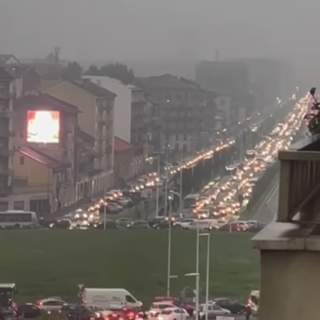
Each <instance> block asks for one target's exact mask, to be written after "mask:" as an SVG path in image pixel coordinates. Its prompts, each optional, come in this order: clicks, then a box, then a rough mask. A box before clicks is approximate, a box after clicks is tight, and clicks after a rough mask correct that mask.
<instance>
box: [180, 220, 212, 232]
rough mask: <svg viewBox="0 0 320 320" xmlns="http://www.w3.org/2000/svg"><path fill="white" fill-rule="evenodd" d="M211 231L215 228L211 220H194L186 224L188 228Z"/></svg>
mask: <svg viewBox="0 0 320 320" xmlns="http://www.w3.org/2000/svg"><path fill="white" fill-rule="evenodd" d="M198 228H199V230H200V231H210V230H212V229H213V223H212V221H211V220H194V221H193V222H191V223H189V224H188V225H187V226H186V229H188V230H197V229H198Z"/></svg>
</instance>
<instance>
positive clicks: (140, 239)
mask: <svg viewBox="0 0 320 320" xmlns="http://www.w3.org/2000/svg"><path fill="white" fill-rule="evenodd" d="M167 235H168V232H167V231H166V230H162V231H152V230H150V231H149V230H145V231H144V230H139V231H135V230H132V231H117V230H115V231H107V232H104V231H103V230H94V231H89V230H88V231H64V230H61V231H60V230H52V231H47V230H16V231H14V230H13V231H1V232H0V243H1V246H0V282H15V283H16V285H17V288H18V301H28V302H32V301H34V300H36V299H37V298H41V297H47V296H52V295H54V296H61V297H63V298H65V299H68V300H70V301H75V300H76V295H77V291H78V288H77V285H78V284H80V283H82V284H85V285H86V286H87V287H109V288H112V287H118V288H126V289H127V290H129V291H130V292H131V293H132V294H133V295H134V296H136V297H137V298H138V299H141V300H142V301H145V302H149V301H150V299H151V298H152V297H154V296H157V295H165V294H166V273H167V245H168V242H167ZM251 237H252V234H228V233H213V234H212V235H211V267H210V273H211V276H210V277H211V279H210V295H211V296H233V297H236V298H239V299H244V298H245V297H246V296H247V294H248V291H249V290H251V289H255V288H258V278H259V266H258V252H257V251H255V250H253V249H252V248H251V243H250V238H251ZM206 241H207V240H206V239H205V238H202V239H201V242H200V247H201V248H200V272H201V275H202V278H201V291H202V293H203V294H204V292H205V266H206ZM195 256H196V233H195V232H189V231H183V230H174V231H173V233H172V273H171V274H172V275H177V276H178V278H177V279H172V294H173V295H178V294H179V292H180V291H181V290H182V289H183V288H184V287H185V286H190V287H192V288H194V287H195V286H194V283H195V279H194V278H191V277H185V276H184V274H186V273H188V272H195Z"/></svg>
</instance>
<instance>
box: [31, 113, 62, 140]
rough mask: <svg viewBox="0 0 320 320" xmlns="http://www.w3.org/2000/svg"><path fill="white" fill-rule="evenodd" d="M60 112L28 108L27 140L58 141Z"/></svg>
mask: <svg viewBox="0 0 320 320" xmlns="http://www.w3.org/2000/svg"><path fill="white" fill-rule="evenodd" d="M59 131H60V112H59V111H48V110H28V112H27V141H28V142H38V143H58V142H59Z"/></svg>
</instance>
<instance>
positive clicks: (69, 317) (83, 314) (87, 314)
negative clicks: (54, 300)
mask: <svg viewBox="0 0 320 320" xmlns="http://www.w3.org/2000/svg"><path fill="white" fill-rule="evenodd" d="M65 319H66V320H79V319H81V320H95V319H99V320H100V319H101V320H102V319H103V317H101V316H100V314H99V313H96V312H94V311H93V310H91V309H90V308H88V307H86V306H81V305H74V306H73V307H71V308H69V309H68V310H66V312H65Z"/></svg>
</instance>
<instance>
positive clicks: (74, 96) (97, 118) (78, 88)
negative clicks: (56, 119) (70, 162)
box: [42, 79, 116, 196]
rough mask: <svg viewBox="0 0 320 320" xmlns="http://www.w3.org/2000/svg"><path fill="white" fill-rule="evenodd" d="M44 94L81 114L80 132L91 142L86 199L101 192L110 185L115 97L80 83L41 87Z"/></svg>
mask: <svg viewBox="0 0 320 320" xmlns="http://www.w3.org/2000/svg"><path fill="white" fill-rule="evenodd" d="M42 92H43V93H46V94H49V95H51V96H54V97H56V98H57V99H60V100H63V101H65V102H67V103H70V104H72V105H75V106H77V108H78V109H79V111H80V113H79V116H78V124H79V127H80V129H81V130H82V131H83V132H85V133H86V134H87V135H89V136H91V137H92V139H93V140H92V141H93V142H94V144H93V146H94V148H93V153H94V157H93V158H94V166H93V168H94V171H93V173H92V176H91V177H87V181H86V183H87V185H88V190H87V195H89V196H90V195H93V194H95V193H98V192H102V191H103V190H104V189H105V188H111V187H112V185H113V156H114V148H113V136H114V124H113V119H114V101H115V98H116V94H114V93H113V92H111V91H109V90H107V89H105V88H103V87H101V86H99V85H97V84H95V83H93V82H92V81H90V80H89V79H83V80H82V81H59V82H57V83H55V84H53V85H51V86H48V87H44V88H43V89H42Z"/></svg>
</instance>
